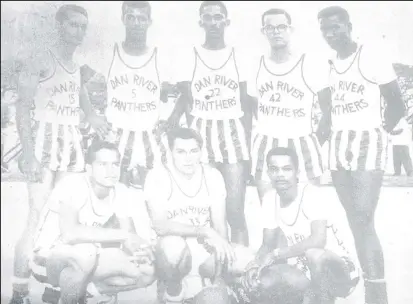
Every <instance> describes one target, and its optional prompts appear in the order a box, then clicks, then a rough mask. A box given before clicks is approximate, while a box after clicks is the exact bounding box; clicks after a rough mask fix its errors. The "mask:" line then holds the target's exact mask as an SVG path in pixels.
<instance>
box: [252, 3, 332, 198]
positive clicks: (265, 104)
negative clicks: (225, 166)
mask: <svg viewBox="0 0 413 304" xmlns="http://www.w3.org/2000/svg"><path fill="white" fill-rule="evenodd" d="M261 31H262V33H263V34H264V35H265V37H266V38H267V40H268V42H269V44H270V48H271V50H270V54H269V55H268V56H262V57H261V60H260V62H259V67H258V73H257V74H253V77H254V80H255V79H256V81H249V82H248V94H249V95H251V96H255V97H256V98H257V99H258V111H257V126H256V132H254V133H255V134H254V136H253V144H252V152H251V155H252V174H253V176H255V181H256V184H257V188H258V193H259V195H260V199H261V200H262V197H263V195H264V193H265V192H266V191H267V190H269V189H270V188H271V183H270V181H269V178H268V176H267V174H266V158H265V156H266V155H267V153H268V151H269V150H270V149H271V148H276V147H289V148H292V149H294V150H295V151H296V153H297V155H298V156H299V163H300V170H301V174H300V181H307V180H314V179H316V178H318V177H320V176H321V175H322V172H323V167H322V159H321V151H320V141H324V140H325V139H322V138H323V136H322V134H318V132H317V133H316V132H315V131H316V130H313V129H312V118H313V117H312V114H313V108H314V103H315V101H316V100H315V99H316V98H318V101H319V103H320V108H321V110H322V111H323V118H322V120H324V121H328V118H329V114H328V112H329V111H328V108H326V106H325V105H326V104H328V102H326V100H327V101H329V100H330V96H331V95H330V90H329V88H327V87H328V86H327V84H326V83H322V81H316V80H318V79H323V77H321V76H320V75H317V74H316V67H315V65H314V62H311V59H310V58H309V57H308V56H306V54H303V53H300V52H296V51H295V50H293V49H292V47H291V35H292V33H293V27H292V25H291V17H290V15H289V14H288V12H286V11H285V10H282V9H271V10H268V11H266V12H264V14H263V15H262V30H261ZM317 82H318V83H317ZM320 125H324V122H320ZM316 134H317V135H316Z"/></svg>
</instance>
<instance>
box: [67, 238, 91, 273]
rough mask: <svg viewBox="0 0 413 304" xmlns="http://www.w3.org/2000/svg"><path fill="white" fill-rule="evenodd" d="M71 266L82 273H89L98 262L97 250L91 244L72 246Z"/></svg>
mask: <svg viewBox="0 0 413 304" xmlns="http://www.w3.org/2000/svg"><path fill="white" fill-rule="evenodd" d="M71 250H72V252H73V254H72V258H71V259H70V261H71V262H72V263H71V264H72V266H73V267H74V268H75V269H77V270H79V271H82V272H83V273H90V272H91V271H92V270H93V269H94V268H95V265H96V263H97V262H98V261H97V259H98V249H97V248H96V246H95V245H93V244H77V245H74V246H72V249H71Z"/></svg>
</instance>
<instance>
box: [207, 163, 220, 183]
mask: <svg viewBox="0 0 413 304" xmlns="http://www.w3.org/2000/svg"><path fill="white" fill-rule="evenodd" d="M202 167H203V170H204V173H205V176H206V177H207V178H208V179H210V180H211V181H215V182H220V181H221V180H223V177H222V174H221V172H219V170H218V169H216V168H214V167H212V166H209V165H202Z"/></svg>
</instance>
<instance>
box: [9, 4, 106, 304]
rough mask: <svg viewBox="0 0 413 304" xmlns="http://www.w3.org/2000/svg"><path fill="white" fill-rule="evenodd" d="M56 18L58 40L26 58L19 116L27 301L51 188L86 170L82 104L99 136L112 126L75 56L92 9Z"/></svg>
mask: <svg viewBox="0 0 413 304" xmlns="http://www.w3.org/2000/svg"><path fill="white" fill-rule="evenodd" d="M56 24H57V27H58V34H59V35H58V38H59V39H58V40H57V42H56V44H55V45H54V46H53V47H52V49H50V50H49V51H47V52H44V53H41V54H40V56H34V57H32V58H31V60H30V61H29V60H27V62H25V66H24V67H23V70H22V72H21V73H20V79H19V85H18V98H19V102H18V104H17V109H16V121H17V125H18V129H19V136H20V140H21V143H22V148H23V152H22V159H21V163H20V169H21V171H22V172H23V173H24V174H25V175H26V177H27V182H28V191H29V208H30V210H29V216H28V220H27V226H26V228H25V231H24V233H23V235H22V237H21V239H20V240H19V241H18V243H17V245H16V249H15V261H14V263H15V264H14V275H15V279H14V284H13V290H14V292H13V298H12V303H27V302H26V299H27V298H26V296H27V295H28V281H29V277H30V269H29V265H28V263H29V259H30V258H29V254H30V252H31V250H32V248H33V247H32V245H33V233H34V231H35V228H36V226H37V224H38V219H39V212H40V210H41V209H42V208H43V206H44V203H45V201H46V199H47V196H48V194H49V193H50V191H51V189H52V188H53V186H54V184H55V183H56V182H58V181H59V180H60V179H61V178H62V177H63V176H64V175H66V174H67V173H69V172H82V171H83V170H84V159H83V155H82V149H81V145H80V144H81V135H80V132H79V128H78V126H79V113H80V109H82V110H83V112H84V113H85V115H86V117H87V119H88V121H89V122H90V123H91V125H92V127H93V128H94V129H95V130H96V131H97V132H98V134H100V136H105V133H106V132H107V131H108V126H107V124H106V122H105V121H104V120H102V119H101V118H100V117H98V116H97V115H96V114H95V113H94V112H93V110H92V107H91V104H90V102H89V99H88V96H87V92H86V89H85V88H84V87H82V86H81V85H80V72H79V68H78V65H77V64H76V63H75V62H74V61H73V53H74V52H75V50H76V48H77V47H78V46H79V45H80V44H81V43H82V40H83V38H84V35H85V32H86V28H87V24H88V15H87V12H86V10H85V9H84V8H83V7H80V6H78V5H63V6H61V7H60V8H59V10H58V11H57V13H56ZM32 107H34V111H33V114H34V121H35V124H34V126H32V118H31V109H32Z"/></svg>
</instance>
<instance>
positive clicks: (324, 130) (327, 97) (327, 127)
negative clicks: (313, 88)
mask: <svg viewBox="0 0 413 304" xmlns="http://www.w3.org/2000/svg"><path fill="white" fill-rule="evenodd" d="M317 98H318V102H319V104H320V109H321V112H322V116H321V119H320V122H319V124H318V126H317V130H316V135H317V137H318V141H319V143H320V145H321V146H322V145H323V144H324V143H325V142H326V141H327V139H328V137H329V135H330V132H331V108H332V103H331V90H330V88H325V89H323V90H321V91H319V92H318V93H317Z"/></svg>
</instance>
